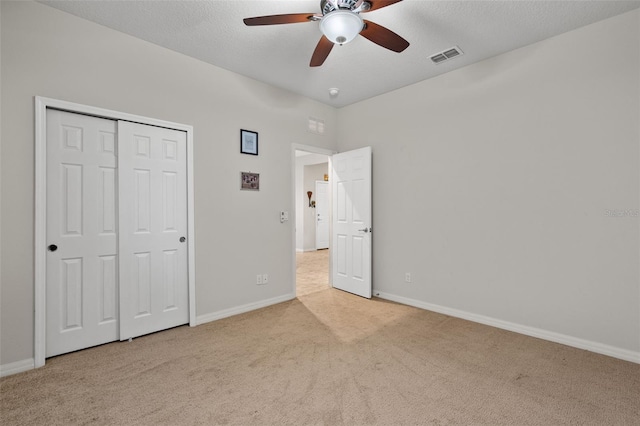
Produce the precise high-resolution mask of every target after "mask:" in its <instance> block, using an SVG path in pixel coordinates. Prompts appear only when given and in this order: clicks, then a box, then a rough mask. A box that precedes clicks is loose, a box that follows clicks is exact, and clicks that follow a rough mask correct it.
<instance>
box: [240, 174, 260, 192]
mask: <svg viewBox="0 0 640 426" xmlns="http://www.w3.org/2000/svg"><path fill="white" fill-rule="evenodd" d="M240 189H245V190H249V191H260V174H259V173H251V172H240Z"/></svg>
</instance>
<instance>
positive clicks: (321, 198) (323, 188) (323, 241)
mask: <svg viewBox="0 0 640 426" xmlns="http://www.w3.org/2000/svg"><path fill="white" fill-rule="evenodd" d="M326 248H329V182H324V181H316V249H317V250H321V249H326Z"/></svg>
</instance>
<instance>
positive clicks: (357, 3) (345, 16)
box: [244, 0, 409, 67]
mask: <svg viewBox="0 0 640 426" xmlns="http://www.w3.org/2000/svg"><path fill="white" fill-rule="evenodd" d="M400 1H402V0H321V1H320V10H321V11H322V15H319V14H314V13H289V14H284V15H268V16H257V17H255V18H245V19H244V23H245V25H248V26H255V25H277V24H295V23H299V22H309V21H319V22H320V31H322V37H321V38H320V41H319V42H318V45H317V46H316V49H315V50H314V52H313V55H312V56H311V63H310V64H309V65H310V66H312V67H318V66H320V65H322V64H323V63H324V61H325V59H327V56H329V53H330V52H331V49H333V46H334V44H339V45H343V44H345V43H349V42H350V41H351V40H353V39H354V38H355V37H356V36H357V35H358V34H360V35H362V36H363V37H365V38H367V39H369V40H371V41H372V42H374V43H376V44H377V45H379V46H382V47H384V48H386V49H389V50H392V51H394V52H402V51H403V50H404V49H406V48H407V47H409V42H408V41H407V40H405V39H403V38H402V37H400V36H399V35H398V34H396V33H394V32H393V31H391V30H389V29H387V28H385V27H383V26H382V25H378V24H376V23H373V22H371V21H367V20H366V19H362V18H361V17H360V13H364V12H371V11H372V10H377V9H381V8H383V7H386V6H390V5H392V4H394V3H398V2H400Z"/></svg>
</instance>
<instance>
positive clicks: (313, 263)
mask: <svg viewBox="0 0 640 426" xmlns="http://www.w3.org/2000/svg"><path fill="white" fill-rule="evenodd" d="M328 288H329V250H316V251H307V252H304V253H296V294H297V295H298V296H305V295H307V294H311V293H315V292H317V291H322V290H326V289H328Z"/></svg>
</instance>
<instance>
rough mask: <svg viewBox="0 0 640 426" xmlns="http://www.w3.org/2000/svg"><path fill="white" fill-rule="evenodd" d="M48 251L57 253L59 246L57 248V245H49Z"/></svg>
mask: <svg viewBox="0 0 640 426" xmlns="http://www.w3.org/2000/svg"><path fill="white" fill-rule="evenodd" d="M47 249H48V250H49V251H56V250H58V246H57V245H55V244H51V245H49V246H48V247H47Z"/></svg>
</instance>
